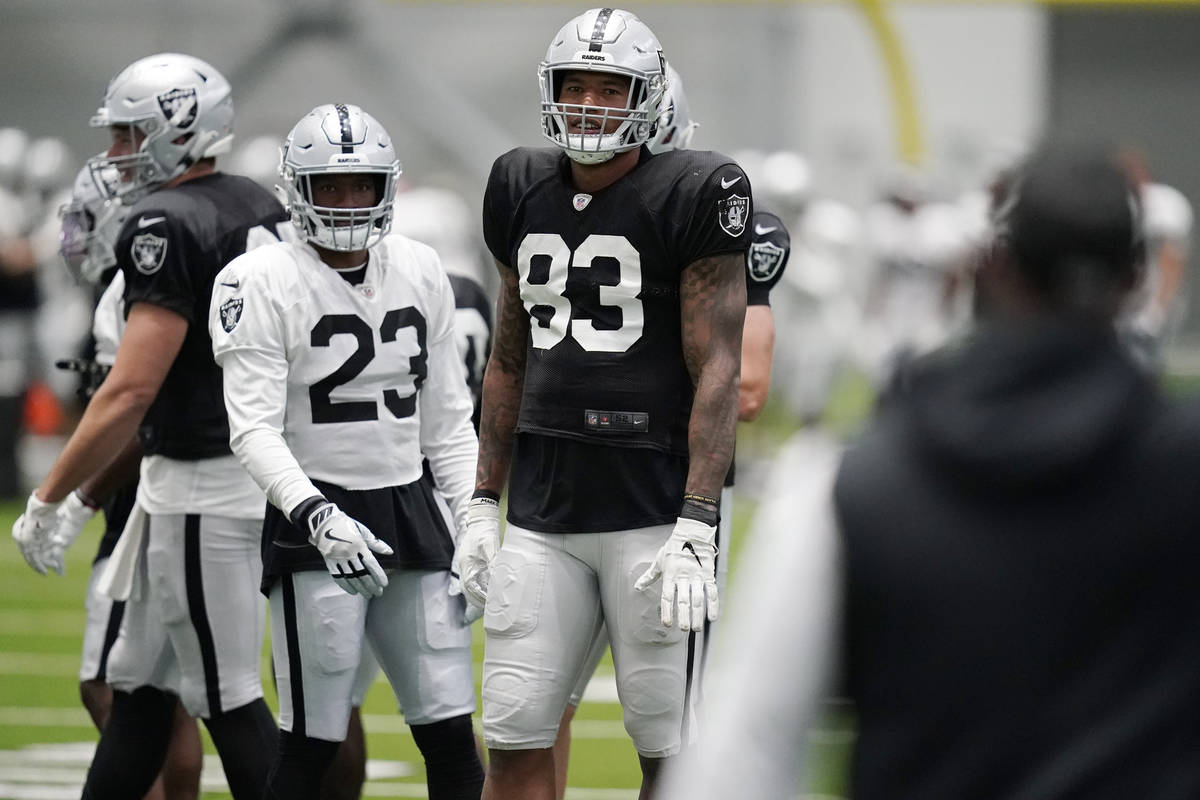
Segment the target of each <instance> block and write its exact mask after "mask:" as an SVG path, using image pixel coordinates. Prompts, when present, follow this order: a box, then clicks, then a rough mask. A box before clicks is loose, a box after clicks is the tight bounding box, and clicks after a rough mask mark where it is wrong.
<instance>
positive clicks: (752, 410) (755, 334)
mask: <svg viewBox="0 0 1200 800" xmlns="http://www.w3.org/2000/svg"><path fill="white" fill-rule="evenodd" d="M774 348H775V317H774V315H773V314H772V313H771V307H770V306H746V324H745V325H743V326H742V368H741V371H740V372H739V373H738V374H739V375H740V379H741V385H740V386H739V388H738V421H740V422H753V421H754V420H756V419H758V415H759V414H761V413H762V410H763V406H764V405H766V402H767V393H768V392H769V390H770V388H771V354H772V352H773V350H774Z"/></svg>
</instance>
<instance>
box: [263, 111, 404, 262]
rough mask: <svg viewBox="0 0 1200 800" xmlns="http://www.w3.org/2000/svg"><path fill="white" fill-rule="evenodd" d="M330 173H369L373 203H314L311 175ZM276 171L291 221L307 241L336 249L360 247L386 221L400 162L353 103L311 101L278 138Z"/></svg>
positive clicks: (374, 124) (385, 225) (380, 231)
mask: <svg viewBox="0 0 1200 800" xmlns="http://www.w3.org/2000/svg"><path fill="white" fill-rule="evenodd" d="M331 173H332V174H346V173H356V174H357V173H365V174H368V175H370V176H372V177H373V178H374V179H375V184H376V193H375V196H376V203H375V205H374V206H371V207H369V208H329V207H325V206H318V205H316V204H315V203H314V202H313V194H312V184H313V178H314V177H316V176H318V175H327V174H331ZM279 174H280V177H281V178H282V181H283V186H282V188H283V192H284V194H285V201H286V204H287V207H288V211H289V212H291V215H292V222H293V223H294V224H295V225H296V227H297V228H299V230H300V233H301V234H302V235H303V236H304V238H306V239H307V240H308V241H309V242H311V243H312V244H315V245H318V246H320V247H324V248H326V249H327V250H337V251H341V252H352V251H355V250H365V249H367V248H368V247H371V246H372V245H374V244H375V243H376V242H378V241H379V240H380V238H382V237H383V236H384V235H386V234H387V232H388V230H389V229H390V228H391V227H392V198H393V196H394V195H395V193H396V179H397V178H399V177H400V162H399V161H398V160H397V158H396V150H395V148H393V147H392V140H391V137H389V136H388V133H387V131H386V130H384V129H383V126H382V125H380V124H379V121H378V120H376V119H375V118H374V117H373V116H371V115H370V114H368V113H367V112H365V111H363V110H362V109H361V108H359V107H358V106H352V105H348V104H343V103H338V104H332V103H329V104H326V105H323V106H317V107H316V108H314V109H313V110H312V111H310V112H309V113H308V115H307V116H305V117H304V118H303V119H302V120H300V121H299V122H297V123H296V127H294V128H292V132H291V133H289V134H288V137H287V141H285V142H284V144H283V161H282V163H281V164H280V167H279Z"/></svg>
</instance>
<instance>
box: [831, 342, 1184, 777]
mask: <svg viewBox="0 0 1200 800" xmlns="http://www.w3.org/2000/svg"><path fill="white" fill-rule="evenodd" d="M835 498H836V504H837V511H838V514H839V520H840V523H841V528H842V533H843V536H844V546H845V557H846V564H845V566H846V589H845V591H846V598H845V601H846V620H845V636H846V641H845V650H844V652H845V654H846V658H845V662H844V663H845V678H844V679H845V681H846V687H847V690H848V691H849V693H850V694H851V696H852V697H853V698H854V700H855V702H856V706H857V713H858V725H859V728H858V741H857V746H856V751H855V757H854V763H853V767H852V784H853V785H852V790H853V796H854V797H855V798H856V800H872V799H873V798H888V799H889V800H901V799H902V798H914V799H915V798H920V800H934V799H935V798H955V800H961V799H963V798H1029V800H1034V799H1036V800H1047V798H1122V799H1126V798H1133V797H1137V798H1147V797H1151V798H1176V797H1178V798H1197V797H1200V414H1197V413H1196V411H1195V410H1194V409H1191V408H1187V407H1183V406H1175V405H1172V404H1170V403H1168V402H1167V401H1166V400H1164V399H1163V398H1162V397H1161V396H1160V394H1159V393H1158V390H1157V388H1156V387H1155V385H1154V384H1153V382H1152V379H1151V378H1149V377H1148V376H1147V375H1146V374H1144V373H1143V372H1142V371H1141V370H1139V369H1138V368H1137V367H1136V366H1135V365H1134V364H1133V363H1132V362H1131V361H1130V360H1129V358H1128V357H1127V356H1126V355H1125V351H1124V350H1123V349H1122V348H1121V347H1120V345H1119V344H1118V343H1117V340H1116V338H1115V336H1114V335H1113V334H1112V333H1111V332H1110V331H1107V330H1103V331H1101V330H1098V329H1095V328H1085V327H1081V326H1078V325H1071V324H1066V323H1062V322H1050V321H1043V322H1037V323H1023V324H1022V325H1021V326H1016V325H1013V324H1011V323H1010V324H1007V325H1001V324H996V325H993V326H991V327H983V328H981V329H980V330H979V331H978V333H977V334H976V335H975V336H974V337H973V338H972V339H971V340H969V341H967V342H966V343H965V344H963V345H961V346H960V347H958V348H957V349H954V350H948V351H944V352H940V353H938V354H936V355H934V356H931V357H927V358H926V359H924V360H922V361H919V362H917V363H915V364H913V365H912V366H911V367H910V368H909V369H908V370H907V371H906V373H905V374H904V376H903V378H902V379H901V380H900V383H899V385H898V386H897V389H896V391H895V392H894V393H893V395H892V396H891V397H890V398H889V400H888V401H887V402H886V403H885V404H884V405H883V406H882V407H881V409H880V411H879V414H878V416H877V418H876V420H875V422H874V424H873V425H872V427H871V429H870V430H869V431H868V433H867V434H866V435H865V436H864V437H863V439H862V440H861V442H860V443H858V444H857V445H856V446H855V447H853V448H851V450H850V451H849V452H848V453H847V456H846V459H845V461H844V462H843V466H842V469H841V472H840V474H839V476H838V481H837V484H836V490H835Z"/></svg>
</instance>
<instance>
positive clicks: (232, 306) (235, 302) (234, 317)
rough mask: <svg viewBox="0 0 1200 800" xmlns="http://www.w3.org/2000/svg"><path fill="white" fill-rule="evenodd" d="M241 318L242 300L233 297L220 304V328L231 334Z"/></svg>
mask: <svg viewBox="0 0 1200 800" xmlns="http://www.w3.org/2000/svg"><path fill="white" fill-rule="evenodd" d="M241 318H242V298H240V297H234V298H231V299H229V300H226V301H225V302H224V303H222V304H221V327H222V328H224V329H225V332H226V333H232V332H233V329H234V328H236V327H237V324H238V321H239V320H241Z"/></svg>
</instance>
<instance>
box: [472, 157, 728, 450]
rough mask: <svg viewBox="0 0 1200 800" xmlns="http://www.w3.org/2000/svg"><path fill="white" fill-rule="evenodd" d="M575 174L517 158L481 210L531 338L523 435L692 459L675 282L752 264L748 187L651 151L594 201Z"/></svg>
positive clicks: (706, 166)
mask: <svg viewBox="0 0 1200 800" xmlns="http://www.w3.org/2000/svg"><path fill="white" fill-rule="evenodd" d="M569 163H570V162H569V161H568V159H567V157H566V156H565V155H564V154H563V153H562V151H561V150H557V149H551V148H547V149H527V148H520V149H517V150H513V151H511V152H509V153H506V154H505V155H503V156H501V157H500V158H499V159H497V160H496V163H495V165H494V166H493V167H492V174H491V177H490V179H489V181H488V187H487V193H486V195H485V197H484V226H483V227H484V238H485V240H486V241H487V245H488V248H489V249H490V250H491V251H492V254H493V255H494V256H495V257H496V259H497V260H498V261H499V262H500V263H502V264H504V265H506V266H507V267H509V268H510V269H515V270H517V272H518V273H519V275H520V283H521V297H522V299H523V301H524V303H525V308H526V310H527V312H528V313H529V316H530V324H531V329H532V330H531V333H532V335H531V337H530V343H529V354H528V359H527V366H526V372H525V386H524V395H523V397H522V401H521V412H520V418H519V421H518V423H517V430H518V431H519V432H531V433H544V434H550V435H554V436H562V437H567V438H571V439H576V440H581V441H592V442H597V443H603V444H605V445H615V446H626V447H649V448H654V449H658V450H662V451H665V452H672V453H676V454H685V453H686V452H687V421H688V415H689V413H690V411H691V404H692V384H691V378H690V377H689V375H688V372H687V368H686V366H685V364H684V361H683V351H682V344H681V338H680V308H679V276H680V273H681V272H682V271H683V269H684V268H685V267H686V266H688V265H689V264H691V263H693V262H694V261H697V260H698V259H701V258H704V257H707V256H713V255H718V254H721V253H728V252H745V251H746V249H747V247H748V246H749V244H750V228H749V225H748V223H749V220H750V186H749V182H748V181H747V179H746V177H745V174H744V173H743V172H742V170H741V168H740V167H738V166H737V164H735V163H734V162H732V161H731V160H729V159H728V158H726V157H724V156H721V155H718V154H716V153H709V152H702V151H671V152H667V153H662V154H660V155H657V156H651V155H650V154H649V151H643V153H642V159H641V161H640V162H639V163H638V165H637V167H636V168H635V169H634V170H633V171H632V172H631V173H629V175H627V176H626V177H624V178H622V179H621V180H619V181H617V182H616V183H614V184H613V185H611V186H609V187H607V188H605V189H603V190H601V191H599V192H597V193H595V194H593V195H587V194H583V193H580V192H576V191H575V189H574V187H573V186H572V184H571V180H570V168H569Z"/></svg>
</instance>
